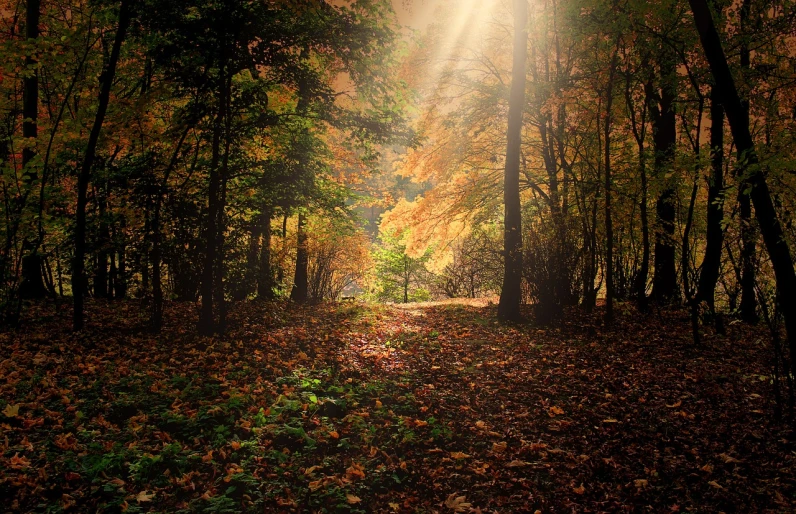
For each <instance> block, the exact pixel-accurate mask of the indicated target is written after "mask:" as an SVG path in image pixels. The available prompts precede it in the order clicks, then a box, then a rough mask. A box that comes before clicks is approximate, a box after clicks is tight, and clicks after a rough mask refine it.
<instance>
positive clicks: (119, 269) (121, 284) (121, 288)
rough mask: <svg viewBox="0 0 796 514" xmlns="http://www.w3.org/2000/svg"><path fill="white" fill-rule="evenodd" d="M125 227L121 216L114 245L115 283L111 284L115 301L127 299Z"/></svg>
mask: <svg viewBox="0 0 796 514" xmlns="http://www.w3.org/2000/svg"><path fill="white" fill-rule="evenodd" d="M126 227H127V219H126V218H125V217H124V215H122V216H121V219H120V221H119V232H118V234H117V237H116V239H117V241H118V242H117V244H116V252H117V266H116V281H115V282H114V284H113V293H114V294H113V296H114V298H116V299H117V300H121V299H124V298H126V297H127V262H126V255H125V252H126V251H127V245H126V244H125V238H126V234H125V231H126Z"/></svg>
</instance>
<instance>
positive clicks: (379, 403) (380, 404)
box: [376, 400, 383, 409]
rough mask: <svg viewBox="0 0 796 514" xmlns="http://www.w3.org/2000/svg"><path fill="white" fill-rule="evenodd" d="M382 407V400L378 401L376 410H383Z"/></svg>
mask: <svg viewBox="0 0 796 514" xmlns="http://www.w3.org/2000/svg"><path fill="white" fill-rule="evenodd" d="M382 405H383V404H382V403H381V400H376V408H377V409H381V407H382Z"/></svg>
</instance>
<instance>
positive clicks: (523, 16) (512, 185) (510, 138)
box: [498, 0, 528, 321]
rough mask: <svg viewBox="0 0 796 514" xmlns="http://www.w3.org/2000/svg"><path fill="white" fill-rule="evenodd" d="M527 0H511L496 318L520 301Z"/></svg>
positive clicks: (513, 312) (515, 316)
mask: <svg viewBox="0 0 796 514" xmlns="http://www.w3.org/2000/svg"><path fill="white" fill-rule="evenodd" d="M527 26H528V2H527V0H514V59H513V64H512V71H511V93H510V97H509V116H508V129H507V134H506V139H507V141H506V168H505V178H504V184H503V203H504V205H505V215H504V232H503V247H504V248H503V252H504V263H505V267H504V270H503V287H502V289H501V291H500V303H499V304H498V317H499V318H500V319H502V320H506V321H518V320H519V319H520V302H521V300H522V290H521V282H522V205H521V203H520V151H521V144H522V111H523V107H524V103H525V60H526V57H527V53H528V31H527Z"/></svg>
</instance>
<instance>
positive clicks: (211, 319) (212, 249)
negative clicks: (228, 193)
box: [199, 65, 227, 336]
mask: <svg viewBox="0 0 796 514" xmlns="http://www.w3.org/2000/svg"><path fill="white" fill-rule="evenodd" d="M225 73H226V70H225V66H224V65H222V66H221V72H220V78H219V90H218V112H217V114H216V118H215V120H214V122H213V144H212V160H211V163H210V177H209V184H208V209H207V226H206V227H205V259H204V268H203V270H202V286H201V294H202V307H201V315H200V318H199V332H200V333H201V334H202V335H205V336H210V335H213V333H215V332H216V330H217V328H218V324H217V322H216V318H215V315H216V309H215V308H214V304H215V300H216V299H217V300H218V301H219V302H221V301H223V298H215V296H216V295H215V294H214V293H216V292H217V291H216V290H217V282H218V279H217V277H216V271H217V268H218V254H219V252H221V251H222V248H220V247H219V246H218V243H219V231H220V230H221V227H220V224H219V222H220V221H221V214H222V210H223V206H222V197H221V189H222V177H221V143H222V141H221V140H222V137H223V135H224V126H225V121H226V117H227V112H226V110H227V102H226V98H225V96H226V95H225V94H224V91H225V90H226V84H227V80H226V77H225Z"/></svg>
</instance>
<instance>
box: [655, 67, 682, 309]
mask: <svg viewBox="0 0 796 514" xmlns="http://www.w3.org/2000/svg"><path fill="white" fill-rule="evenodd" d="M662 68H663V69H662V76H663V77H671V76H672V75H674V73H675V71H674V69H673V66H671V65H669V64H666V63H664V64H663V66H662ZM650 96H652V97H654V95H650ZM674 100H675V97H674V94H673V93H672V91H671V88H670V86H669V85H668V84H665V83H664V84H662V87H661V88H660V95H658V99H657V101H655V100H652V101H651V103H650V107H651V109H650V110H651V113H652V126H653V141H654V143H655V174H656V176H657V177H658V179H659V180H662V181H664V183H665V184H666V185H665V186H664V189H663V191H661V193H660V196H658V200H657V201H656V203H655V214H656V221H657V225H658V227H657V228H658V230H657V232H656V234H655V269H654V275H653V278H652V296H653V298H654V299H655V301H656V302H658V303H667V302H669V301H671V300H672V299H673V298H674V296H675V294H676V292H677V268H676V256H675V247H674V221H675V214H676V212H675V204H674V202H675V191H674V189H673V188H672V187H671V185H669V184H668V182H669V181H668V179H666V175H667V174H668V173H670V172H671V168H672V166H673V165H674V151H675V145H676V143H677V125H676V117H675V112H674Z"/></svg>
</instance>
